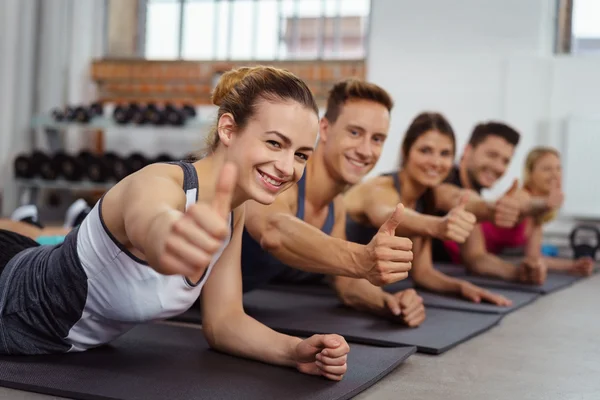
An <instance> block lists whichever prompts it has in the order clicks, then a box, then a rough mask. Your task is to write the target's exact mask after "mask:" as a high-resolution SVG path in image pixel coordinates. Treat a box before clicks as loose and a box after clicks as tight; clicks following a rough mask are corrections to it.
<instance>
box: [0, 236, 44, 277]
mask: <svg viewBox="0 0 600 400" xmlns="http://www.w3.org/2000/svg"><path fill="white" fill-rule="evenodd" d="M39 245H40V244H39V243H38V242H36V241H35V240H33V239H31V238H28V237H27V236H23V235H21V234H19V233H16V232H12V231H7V230H4V229H0V273H2V271H3V270H4V267H5V266H6V264H8V262H9V261H10V260H11V259H12V258H13V257H14V256H16V255H17V254H19V253H20V252H22V251H23V250H26V249H29V248H31V247H37V246H39Z"/></svg>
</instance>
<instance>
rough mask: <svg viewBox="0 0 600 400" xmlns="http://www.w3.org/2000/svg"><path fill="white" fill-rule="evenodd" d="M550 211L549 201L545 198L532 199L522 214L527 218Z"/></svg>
mask: <svg viewBox="0 0 600 400" xmlns="http://www.w3.org/2000/svg"><path fill="white" fill-rule="evenodd" d="M548 211H550V207H549V206H548V201H547V200H546V198H545V197H531V198H530V199H529V201H527V203H526V204H525V207H524V208H523V210H522V213H523V214H524V215H527V216H532V217H535V216H539V215H542V214H544V213H545V212H548Z"/></svg>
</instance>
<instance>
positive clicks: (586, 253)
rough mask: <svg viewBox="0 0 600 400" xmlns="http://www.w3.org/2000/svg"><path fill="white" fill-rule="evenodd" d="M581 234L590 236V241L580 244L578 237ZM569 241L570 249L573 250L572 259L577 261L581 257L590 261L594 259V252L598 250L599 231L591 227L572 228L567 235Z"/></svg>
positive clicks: (599, 244) (599, 245)
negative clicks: (588, 258)
mask: <svg viewBox="0 0 600 400" xmlns="http://www.w3.org/2000/svg"><path fill="white" fill-rule="evenodd" d="M582 232H587V233H588V234H590V233H591V234H592V238H591V239H592V240H591V241H589V240H588V241H586V242H582V241H581V239H580V237H578V235H580V234H581V233H582ZM569 241H570V243H571V248H572V249H573V258H574V259H579V258H581V257H590V258H591V259H592V260H595V259H596V252H597V251H598V248H600V230H598V228H596V227H595V226H593V225H579V226H576V227H575V228H573V230H572V231H571V234H570V235H569Z"/></svg>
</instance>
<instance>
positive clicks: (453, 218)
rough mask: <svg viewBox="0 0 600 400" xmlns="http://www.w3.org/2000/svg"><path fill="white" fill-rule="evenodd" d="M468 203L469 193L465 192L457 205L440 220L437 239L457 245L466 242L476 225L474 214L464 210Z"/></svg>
mask: <svg viewBox="0 0 600 400" xmlns="http://www.w3.org/2000/svg"><path fill="white" fill-rule="evenodd" d="M468 202H469V193H468V192H467V191H465V193H463V195H462V196H461V198H460V200H459V202H458V205H457V206H456V207H454V208H453V209H452V210H450V212H449V213H448V214H446V216H445V217H444V218H442V219H441V221H440V223H439V225H438V229H437V235H436V237H437V238H438V239H440V240H452V241H454V242H457V243H464V242H465V240H467V238H468V237H469V235H470V234H471V231H472V230H473V228H474V227H475V224H476V223H477V218H476V217H475V214H472V213H470V212H468V211H467V210H465V206H466V205H467V203H468Z"/></svg>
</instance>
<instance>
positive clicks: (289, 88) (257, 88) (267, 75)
mask: <svg viewBox="0 0 600 400" xmlns="http://www.w3.org/2000/svg"><path fill="white" fill-rule="evenodd" d="M261 99H262V100H267V101H271V102H282V101H286V100H293V101H296V102H298V103H300V104H301V105H303V106H304V107H306V108H308V109H310V110H313V111H314V112H315V114H317V115H318V114H319V110H318V107H317V103H316V101H315V99H314V97H313V94H312V92H311V91H310V89H309V88H308V86H307V85H306V83H305V82H304V81H302V80H301V79H300V78H298V77H297V76H296V75H294V74H292V73H291V72H289V71H287V70H284V69H280V68H275V67H270V66H256V67H240V68H236V69H232V70H230V71H227V72H226V73H224V74H223V75H222V76H221V78H220V79H219V82H218V83H217V86H216V87H215V89H214V91H213V93H212V102H213V104H214V105H216V106H218V107H219V111H218V114H217V122H216V124H215V126H214V127H213V128H212V129H211V131H210V133H209V135H208V138H207V145H208V149H207V153H211V152H213V151H215V150H216V149H217V147H218V146H219V135H218V133H217V129H218V126H217V124H218V121H219V119H220V118H221V116H222V115H223V114H226V113H230V114H231V115H233V119H234V120H235V124H236V126H237V128H238V129H240V130H241V129H244V127H245V126H246V124H247V123H248V120H249V119H250V118H251V117H252V116H253V115H254V114H255V113H256V104H257V103H258V101H259V100H261Z"/></svg>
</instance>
